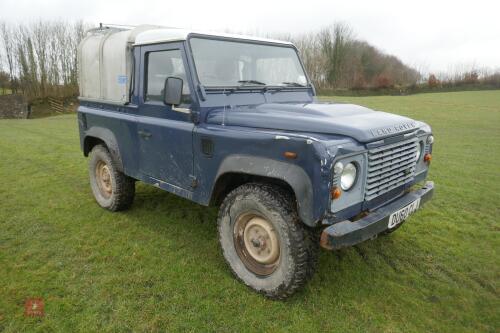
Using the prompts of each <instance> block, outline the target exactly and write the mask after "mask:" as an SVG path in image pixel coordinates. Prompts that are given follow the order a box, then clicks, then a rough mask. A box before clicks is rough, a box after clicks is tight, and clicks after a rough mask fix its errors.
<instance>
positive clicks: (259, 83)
mask: <svg viewBox="0 0 500 333" xmlns="http://www.w3.org/2000/svg"><path fill="white" fill-rule="evenodd" d="M238 83H241V85H242V86H243V85H246V84H257V85H259V86H265V85H266V84H265V83H264V82H260V81H257V80H239V81H238Z"/></svg>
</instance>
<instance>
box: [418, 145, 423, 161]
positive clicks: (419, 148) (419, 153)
mask: <svg viewBox="0 0 500 333" xmlns="http://www.w3.org/2000/svg"><path fill="white" fill-rule="evenodd" d="M422 146H423V145H422V142H418V144H417V163H418V161H420V158H421V157H422V151H423V147H422Z"/></svg>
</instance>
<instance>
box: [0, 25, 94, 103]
mask: <svg viewBox="0 0 500 333" xmlns="http://www.w3.org/2000/svg"><path fill="white" fill-rule="evenodd" d="M85 29H86V25H85V24H84V23H83V22H81V21H78V22H73V23H67V22H63V21H50V22H49V21H38V22H35V23H29V24H27V23H21V24H8V23H6V22H0V69H3V70H1V71H0V88H3V89H6V88H8V89H10V90H11V91H12V92H14V93H22V94H24V95H26V96H27V97H28V98H30V99H35V98H45V97H47V96H76V95H77V94H78V82H77V69H76V47H77V45H78V43H79V42H80V41H81V40H82V38H83V35H84V32H85Z"/></svg>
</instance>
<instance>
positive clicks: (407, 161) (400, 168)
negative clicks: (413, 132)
mask: <svg viewBox="0 0 500 333" xmlns="http://www.w3.org/2000/svg"><path fill="white" fill-rule="evenodd" d="M416 155H417V139H414V140H408V141H402V142H397V143H393V144H390V145H386V146H383V147H378V148H374V149H370V150H369V151H368V172H367V179H366V187H365V188H366V190H365V200H371V199H373V198H376V197H377V196H379V195H381V194H384V193H386V192H389V191H390V190H392V189H394V188H396V187H398V186H401V185H404V184H406V183H408V182H410V181H412V180H413V177H414V176H415V165H416V163H417V161H416V157H417V156H416Z"/></svg>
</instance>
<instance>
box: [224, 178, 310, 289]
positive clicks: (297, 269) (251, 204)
mask: <svg viewBox="0 0 500 333" xmlns="http://www.w3.org/2000/svg"><path fill="white" fill-rule="evenodd" d="M295 207H296V204H295V201H294V198H293V197H292V196H291V195H290V194H289V193H288V192H287V191H285V190H283V189H281V188H280V187H277V186H272V185H268V184H260V183H251V184H245V185H242V186H240V187H238V188H236V189H235V190H233V191H232V192H231V193H230V194H229V195H228V196H227V197H226V198H225V199H224V201H223V203H222V205H221V208H220V210H219V216H218V229H219V241H220V245H221V249H222V254H223V256H224V258H225V259H226V262H227V263H228V265H229V267H230V269H231V271H232V273H233V274H234V275H235V276H236V277H237V278H238V279H239V280H241V281H242V282H243V283H245V284H246V285H247V286H248V287H250V288H251V289H253V290H255V291H257V292H259V293H262V294H264V295H265V296H267V297H269V298H272V299H285V298H288V297H289V296H291V295H292V294H294V293H295V292H296V291H297V290H299V289H300V288H301V287H303V286H304V285H305V284H306V282H307V281H308V280H309V279H310V278H311V277H312V276H313V274H314V271H315V268H316V263H317V257H318V249H319V243H318V242H317V235H318V233H317V232H316V231H315V230H311V229H309V228H307V227H306V226H305V225H303V224H302V222H301V221H300V219H299V217H298V215H297V211H296V208H295Z"/></svg>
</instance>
